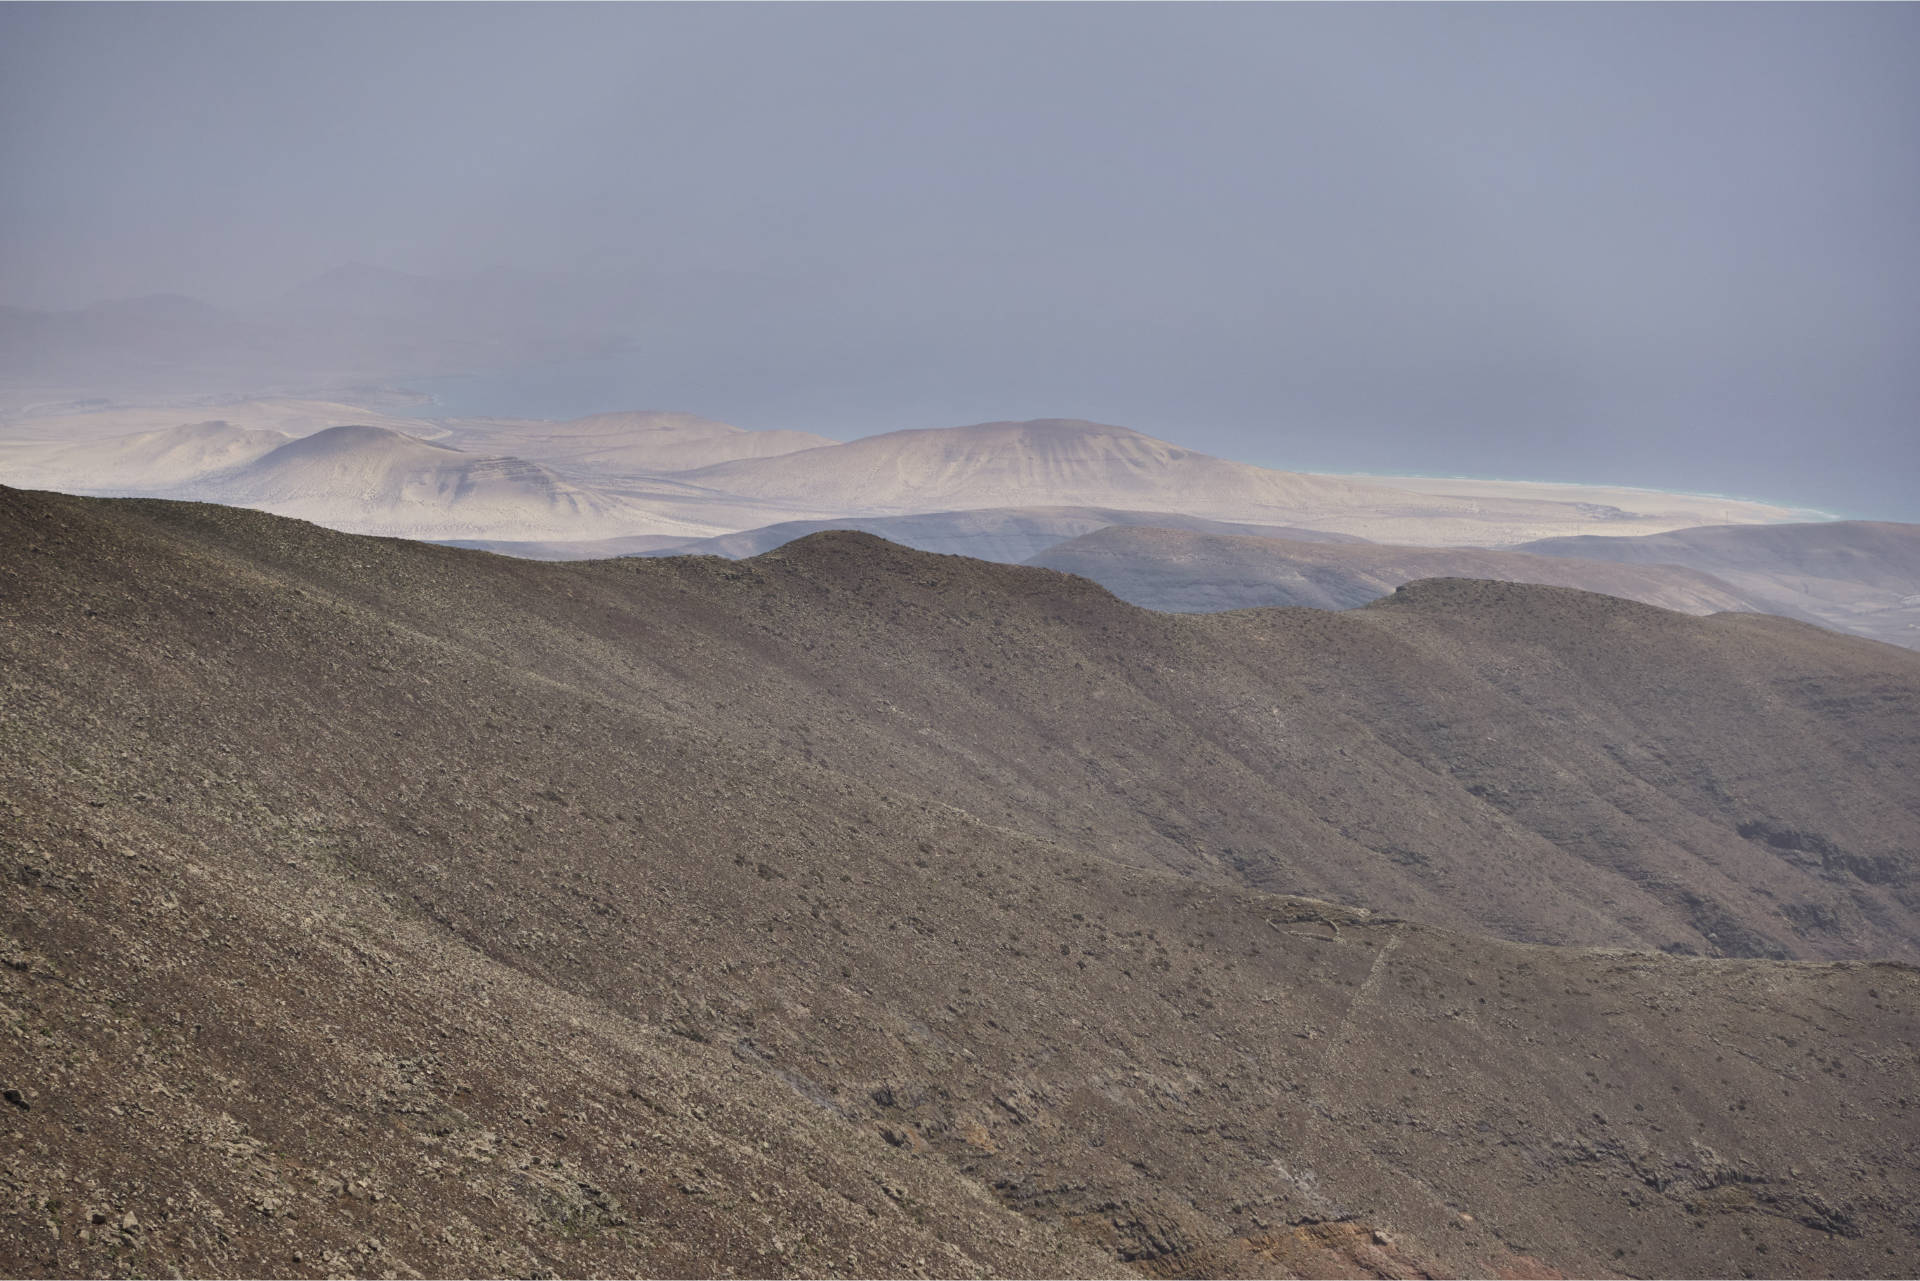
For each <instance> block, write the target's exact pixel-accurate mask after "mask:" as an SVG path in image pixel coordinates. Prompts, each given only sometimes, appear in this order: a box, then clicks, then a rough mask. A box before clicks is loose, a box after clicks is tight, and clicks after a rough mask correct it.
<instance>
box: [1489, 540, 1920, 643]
mask: <svg viewBox="0 0 1920 1281" xmlns="http://www.w3.org/2000/svg"><path fill="white" fill-rule="evenodd" d="M1522 550H1525V551H1527V552H1530V553H1533V554H1535V555H1539V556H1564V557H1570V558H1574V559H1579V560H1604V561H1612V562H1615V563H1619V564H1630V565H1683V566H1685V567H1687V568H1688V569H1695V570H1699V571H1700V572H1702V573H1707V574H1712V575H1714V576H1715V577H1717V578H1720V579H1723V580H1725V581H1726V582H1728V583H1732V584H1734V585H1735V586H1737V587H1738V588H1739V589H1740V590H1741V591H1743V592H1745V593H1747V594H1748V595H1751V596H1753V597H1755V598H1756V599H1760V600H1764V601H1766V602H1768V606H1769V608H1770V609H1772V610H1773V611H1774V612H1776V613H1795V612H1798V613H1802V614H1806V615H1809V616H1811V617H1814V618H1818V619H1819V620H1820V621H1821V622H1823V623H1826V624H1827V625H1828V626H1830V627H1837V628H1839V629H1840V630H1842V631H1849V632H1855V633H1858V634H1859V635H1862V636H1871V637H1873V638H1875V639H1876V640H1884V641H1889V642H1891V643H1893V644H1895V645H1905V646H1908V647H1909V648H1920V525H1902V524H1895V523H1893V522H1888V521H1862V520H1842V521H1822V522H1819V523H1816V524H1788V525H1770V526H1749V525H1710V526H1704V527H1701V528H1698V529H1681V530H1675V531H1674V532H1672V533H1668V534H1655V535H1650V536H1646V537H1640V538H1592V537H1581V538H1554V539H1548V540H1546V541H1543V542H1535V543H1529V544H1527V545H1526V546H1525V547H1524V548H1523V549H1522Z"/></svg>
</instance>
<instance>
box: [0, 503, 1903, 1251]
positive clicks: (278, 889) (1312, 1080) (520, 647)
mask: <svg viewBox="0 0 1920 1281" xmlns="http://www.w3.org/2000/svg"><path fill="white" fill-rule="evenodd" d="M0 656H4V657H3V660H0V690H4V697H3V698H0V747H4V750H0V797H4V798H5V805H4V810H3V812H0V834H4V848H5V854H6V858H7V860H8V863H9V865H10V866H9V875H8V876H7V877H6V878H5V880H4V881H3V882H0V905H3V906H0V913H3V915H0V920H4V922H5V939H4V940H3V941H0V946H3V947H4V949H5V955H4V958H3V959H4V960H5V962H6V964H5V966H4V967H0V1003H4V1005H5V1007H6V1010H7V1013H8V1017H7V1019H6V1020H5V1021H4V1023H0V1045H4V1046H5V1047H6V1049H5V1051H4V1057H0V1073H4V1074H5V1076H6V1081H5V1082H4V1086H5V1093H4V1097H5V1099H6V1102H7V1111H6V1115H7V1116H8V1118H9V1125H10V1127H11V1135H10V1136H9V1137H10V1142H11V1155H10V1158H9V1160H8V1162H6V1163H5V1164H4V1165H3V1166H0V1215H3V1216H5V1227H4V1230H0V1267H4V1269H5V1270H6V1271H8V1272H11V1273H18V1274H25V1273H56V1274H80V1275H105V1274H110V1273H124V1272H129V1271H131V1272H141V1273H156V1272H165V1271H167V1270H169V1269H175V1268H177V1269H179V1270H181V1271H186V1272H192V1273H197V1274H215V1275H257V1274H261V1273H274V1274H301V1275H306V1274H321V1273H329V1272H394V1273H396V1274H397V1273H403V1272H407V1271H414V1272H422V1273H447V1272H460V1273H484V1274H500V1273H523V1272H524V1273H531V1272H538V1271H550V1272H555V1273H562V1274H580V1273H587V1272H596V1271H606V1272H620V1273H645V1274H659V1275H685V1274H689V1273H720V1272H734V1273H767V1274H789V1273H791V1274H808V1275H827V1274H840V1275H854V1274H859V1275H868V1274H908V1275H913V1274H920V1275H960V1274H967V1275H974V1274H1014V1273H1047V1274H1103V1275H1110V1274H1116V1273H1125V1272H1129V1271H1140V1272H1145V1273H1149V1274H1153V1275H1160V1276H1175V1275H1308V1276H1324V1275H1375V1276H1389V1275H1398V1276H1407V1275H1419V1274H1422V1273H1425V1274H1429V1275H1440V1274H1447V1273H1454V1274H1457V1273H1472V1274H1477V1275H1528V1274H1535V1275H1539V1274H1547V1273H1551V1272H1555V1271H1557V1272H1560V1273H1565V1274H1571V1275H1604V1274H1609V1273H1629V1274H1648V1273H1656V1274H1706V1275H1737V1274H1742V1273H1751V1274H1754V1275H1765V1274H1791V1275H1815V1274H1836V1273H1848V1274H1859V1275H1890V1274H1897V1273H1901V1272H1904V1271H1905V1270H1907V1268H1908V1261H1909V1260H1911V1258H1912V1257H1914V1255H1915V1252H1916V1249H1920V1225H1916V1224H1915V1222H1914V1221H1913V1218H1912V1214H1911V1204H1912V1202H1913V1199H1914V1196H1915V1194H1916V1191H1920V1185H1917V1184H1916V1170H1917V1169H1920V1142H1917V1141H1916V1140H1915V1138H1914V1132H1913V1128H1912V1127H1911V1126H1910V1125H1908V1124H1906V1118H1907V1110H1908V1109H1909V1107H1910V1104H1911V1100H1912V1099H1914V1098H1915V1097H1920V1069H1917V1068H1916V1064H1915V1058H1914V1048H1913V1047H1914V1043H1915V1041H1916V1038H1920V1015H1917V1014H1916V1011H1920V974H1916V972H1915V971H1914V970H1913V969H1912V968H1911V967H1910V966H1907V965H1900V964H1883V963H1873V962H1870V961H1868V960H1865V959H1856V960H1845V959H1840V960H1834V959H1829V960H1827V961H1825V962H1820V963H1815V962H1814V961H1813V960H1812V958H1847V957H1858V958H1866V957H1871V956H1881V957H1907V958H1909V959H1910V958H1912V957H1913V955H1914V954H1915V938H1916V931H1915V929H1914V928H1913V927H1914V920H1913V913H1914V911H1915V909H1916V904H1915V903H1914V901H1913V898H1914V896H1913V888H1912V887H1913V882H1912V876H1913V871H1914V868H1913V854H1912V851H1913V850H1914V849H1915V848H1916V841H1915V834H1916V826H1917V825H1920V798H1916V796H1915V793H1914V790H1913V784H1912V779H1913V778H1914V777H1916V775H1917V774H1920V770H1916V765H1920V761H1916V759H1915V757H1916V754H1920V733H1916V731H1915V725H1916V724H1917V723H1920V719H1917V718H1916V716H1915V710H1916V706H1917V705H1920V658H1916V657H1915V656H1911V655H1908V654H1907V653H1905V652H1904V651H1900V650H1895V649H1891V648H1887V647H1883V646H1876V645H1872V644H1869V643H1866V642H1860V641H1854V640H1849V639H1847V638H1843V637H1837V636H1834V635H1831V634H1828V633H1824V632H1821V631H1818V630H1817V629H1813V628H1809V627H1805V626H1802V625H1798V624H1794V623H1791V622H1786V621H1783V620H1778V619H1767V618H1753V617H1737V616H1721V617H1714V618H1707V619H1693V618H1686V617H1683V616H1679V615H1675V614H1671V613H1667V612H1664V611H1660V610H1656V609H1652V608H1648V607H1645V606H1639V605H1635V604H1631V603H1627V602H1622V601H1617V600H1611V599H1608V598H1605V597H1599V596H1593V595H1588V594H1584V593H1577V592H1569V591H1564V590H1560V589H1554V588H1544V587H1523V586H1513V585H1502V584H1487V583H1476V582H1463V581H1435V582H1423V583H1418V584H1414V585H1413V586H1411V587H1409V588H1408V589H1407V590H1405V591H1403V592H1400V593H1397V594H1396V595H1395V596H1394V597H1392V598H1389V600H1387V601H1384V602H1382V603H1380V604H1378V605H1374V606H1370V607H1368V608H1366V609H1362V610H1357V611H1353V612H1350V613H1346V614H1322V613H1318V612H1314V611H1305V610H1263V611H1251V612H1246V613H1237V614H1230V615H1218V616H1174V615H1161V614H1153V613H1148V612H1144V611H1141V610H1138V609H1135V608H1133V607H1130V606H1127V605H1125V604H1123V603H1121V602H1119V601H1117V600H1115V599H1114V598H1113V597H1111V596H1110V595H1108V594H1107V593H1105V592H1104V591H1102V590H1100V589H1098V588H1097V587H1094V586H1093V585H1091V584H1089V583H1086V582H1084V581H1083V580H1078V579H1074V578H1070V577H1067V576H1063V575H1059V574H1055V573H1051V572H1048V571H1044V570H1037V569H1020V568H1014V567H1007V566H994V565H987V564H983V563H981V562H977V561H971V560H964V559H959V558H944V557H937V556H930V555H927V554H924V553H915V552H911V551H907V550H905V549H901V548H898V547H893V546H890V545H887V544H885V543H882V542H880V541H878V540H875V539H872V538H870V537H867V536H862V535H823V536H817V537H815V538H811V539H808V540H804V541H803V542H801V543H799V544H796V545H793V546H791V547H789V548H787V549H785V550H784V551H783V552H780V553H775V554H772V555H768V556H763V557H760V558H757V559H755V560H752V561H746V562H739V563H732V562H726V561H721V560H716V559H706V558H688V559H679V560H625V561H616V562H600V563H590V564H576V565H541V564H535V563H532V562H525V561H514V560H508V559H504V558H498V557H491V556H486V555H484V554H480V553H473V552H462V551H458V550H454V549H448V548H439V547H432V546H426V545H421V544H416V543H406V542H397V541H387V540H377V539H367V538H357V537H351V536H346V535H341V534H334V533H329V532H326V531H323V530H319V529H316V528H313V527H310V526H306V525H301V524H298V523H295V522H290V521H286V520H282V519H278V518H275V517H272V516H268V515H264V514H260V513H256V512H248V511H240V510H234V509H226V508H212V507H201V506H193V505H183V504H174V503H159V502H149V501H124V500H123V501H103V500H89V499H77V498H63V497H58V496H52V495H45V494H32V493H23V492H19V491H10V490H0ZM1281 891H1286V892H1285V893H1283V892H1281ZM1303 891H1314V893H1313V894H1312V895H1311V896H1309V897H1301V896H1300V894H1301V892H1303ZM1335 899H1338V900H1344V903H1341V904H1336V903H1334V902H1330V901H1328V900H1335ZM1466 927H1470V928H1466ZM1526 940H1535V941H1526ZM1545 942H1552V943H1556V944H1561V946H1544V945H1542V944H1543V943H1545ZM1593 944H1610V945H1612V946H1606V947H1595V946H1591V945H1593ZM1662 944H1664V945H1665V946H1666V947H1667V948H1669V949H1670V950H1672V951H1684V950H1693V951H1696V952H1708V951H1714V952H1719V953H1721V954H1722V955H1719V956H1711V957H1710V956H1685V955H1663V954H1661V952H1659V951H1657V950H1654V949H1655V948H1656V947H1657V946H1658V945H1662ZM1570 945H1571V946H1570ZM1739 952H1747V953H1755V952H1772V953H1785V954H1791V955H1794V956H1798V957H1802V958H1809V959H1808V960H1802V961H1777V960H1765V959H1740V958H1738V957H1736V956H1732V955H1728V954H1732V953H1739ZM1622 1045H1630V1046H1632V1047H1633V1053H1631V1054H1627V1055H1623V1054H1622V1053H1621V1047H1622Z"/></svg>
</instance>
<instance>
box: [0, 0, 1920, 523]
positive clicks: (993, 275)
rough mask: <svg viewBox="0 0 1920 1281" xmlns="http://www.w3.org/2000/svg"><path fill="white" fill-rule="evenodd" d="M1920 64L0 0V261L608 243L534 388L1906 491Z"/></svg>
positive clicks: (1342, 37) (542, 258)
mask: <svg viewBox="0 0 1920 1281" xmlns="http://www.w3.org/2000/svg"><path fill="white" fill-rule="evenodd" d="M1916 66H1920V8H1915V7H1914V6H1912V5H1869V6H1850V5H1839V4H1831V5H1828V4H1822V5H1810V6H1798V5H1741V4H1724V5H1699V6H1667V5H1661V6H1654V5H1597V6H1576V5H1548V6H1517V5H1499V6H1489V7H1479V6H1439V5H1433V6H1411V7H1402V6H1388V5H1366V6H1352V7H1347V6H1305V5H1284V6H1256V5H1225V6H1201V5H1178V6H1160V5H1126V6H1103V5H1065V6H1039V5H991V6H987V5H981V6H968V5H906V6H883V5H854V6H844V7H833V6H827V7H819V6H811V5H776V6H769V7H763V6H758V5H711V6H690V7H683V6H670V5H644V6H632V7H627V6H598V5H596V6H587V7H561V6H535V7H520V6H508V5H488V6H478V7H467V6H455V5H420V6H407V7H390V6H381V5H341V6H324V7H314V6H293V5H272V6H246V5H216V6H207V7H197V6H172V5H153V6H134V7H121V6H108V5H71V6H36V5H6V6H0V122H3V123H0V174H4V177H3V178H0V301H4V302H7V303H12V304H15V305H24V306H33V307H71V306H77V305H80V304H83V303H86V302H88V301H91V300H94V299H99V298H106V297H121V296H128V295H137V294H144V293H150V292H158V291H172V292H180V293H186V294H190V295H193V296H196V297H202V298H207V299H210V300H212V301H214V302H217V303H221V304H223V305H228V306H254V305H258V304H261V303H264V302H267V301H269V300H271V299H272V298H274V297H275V296H277V295H278V294H280V293H281V292H283V291H285V290H286V289H288V288H289V287H291V286H294V285H296V284H297V283H299V282H300V281H302V280H305V279H307V278H310V277H312V276H315V275H317V274H319V273H321V272H323V271H325V270H327V269H328V268H331V267H334V266H336V265H338V264H341V263H344V262H348V261H360V262H367V263H373V264H377V265H380V266H385V267H392V268H397V269H401V270H406V271H413V272H422V273H429V274H466V273H472V272H476V271H480V270H483V269H486V268H488V267H492V266H499V265H504V266H511V267H517V268H526V269H533V270H538V271H553V272H561V271H565V272H577V271H582V270H584V271H585V272H587V274H588V278H593V277H595V276H600V275H604V274H605V273H608V272H610V271H612V270H614V269H616V268H626V269H635V270H636V271H637V273H638V274H635V275H633V276H631V277H630V278H631V279H633V280H646V279H649V278H650V277H649V276H648V274H647V273H654V274H655V275H657V276H660V277H661V278H663V279H666V278H671V279H673V280H677V281H678V282H679V283H678V284H677V285H675V286H674V287H672V288H663V289H662V290H661V292H660V294H659V307H658V311H659V313H660V314H656V315H653V316H651V317H650V318H649V319H648V321H647V323H645V324H643V325H641V326H640V328H641V330H642V331H644V333H645V335H646V347H645V350H644V353H643V354H642V355H640V356H637V357H636V358H634V359H633V360H631V361H629V362H628V363H627V364H626V365H625V366H623V368H622V369H621V371H620V372H618V373H617V374H613V375H609V374H607V372H606V371H605V370H604V369H603V370H599V371H597V372H595V373H594V374H593V375H592V377H583V378H582V380H580V382H578V383H577V384H576V385H575V386H573V387H572V389H571V395H572V396H573V397H575V399H574V400H573V401H572V402H571V403H566V404H559V403H558V402H559V401H560V400H563V399H566V397H567V395H568V393H567V391H566V390H565V389H563V388H556V387H554V386H553V380H547V383H546V384H542V385H546V386H548V387H549V390H550V391H551V394H552V396H553V398H554V400H555V402H556V406H557V407H556V409H555V412H566V411H573V410H578V411H581V412H584V410H585V409H588V408H630V407H641V406H658V407H672V408H683V409H690V410H694V411H696V412H702V413H708V414H712V415H714V416H717V417H722V418H727V419H729V420H730V421H734V422H738V423H741V424H742V425H744V426H790V427H801V428H808V429H812V430H816V431H822V432H825V433H827V434H830V435H836V436H842V437H847V436H853V435H859V434H863V433H866V432H870V431H880V430H887V429H890V428H894V427H906V426H936V425H949V424H953V423H958V422H965V421H975V420H979V419H984V418H995V417H1037V416H1043V415H1062V416H1078V417H1092V418H1100V419H1104V420H1107V421H1113V422H1119V423H1124V424H1126V425H1129V426H1134V427H1139V428H1141V429H1143V430H1149V431H1153V432H1156V433H1157V434H1162V435H1167V436H1170V437H1172V438H1174V439H1177V440H1179V441H1180V442H1182V443H1184V444H1189V445H1192V446H1195V447H1198V448H1202V449H1206V450H1209V451H1211V452H1215V453H1221V454H1225V455H1229V456H1233V457H1239V458H1245V459H1248V460H1250V461H1257V462H1265V463H1269V464H1273V465H1278V466H1292V467H1322V468H1339V469H1367V470H1376V471H1390V470H1406V471H1443V472H1445V471H1457V472H1464V473H1470V474H1483V475H1505V476H1516V477H1530V478H1541V479H1571V480H1596V481H1598V480H1607V481H1621V482H1631V483H1639V484H1648V485H1656V486H1667V487H1675V488H1704V489H1710V490H1717V491H1721V492H1733V493H1740V494H1747V495H1754V496H1760V497H1771V498H1779V499H1785V500H1792V501H1797V502H1802V503H1807V504H1813V505H1818V506H1825V507H1830V508H1834V509H1837V510H1840V511H1842V512H1843V513H1846V514H1858V515H1868V516H1882V517H1888V518H1894V519H1908V520H1920V497H1916V494H1915V491H1916V490H1920V484H1916V483H1915V482H1916V481H1920V413H1917V412H1916V410H1917V408H1920V359H1916V353H1920V236H1917V235H1916V229H1920V89H1917V88H1916V83H1920V77H1916V76H1915V74H1914V71H1913V69H1914V68H1915V67H1916ZM701 272H710V273H715V274H714V276H713V278H714V279H715V280H718V281H721V282H722V286H721V287H717V288H716V290H715V292H714V294H713V296H712V298H711V299H707V300H703V299H701V298H694V299H692V300H691V301H690V300H689V297H688V295H689V287H688V285H687V282H688V281H689V280H692V281H698V280H700V279H702V278H703V277H702V276H700V275H699V274H697V273H701ZM688 273H696V274H693V275H689V274H688ZM627 278H629V277H622V279H627ZM648 302H649V300H648V299H645V298H642V299H639V300H638V301H637V303H636V305H637V306H639V307H641V309H642V310H644V308H645V306H646V305H648ZM526 385H527V384H523V390H524V386H526ZM482 386H484V385H482ZM501 394H502V395H503V396H504V395H505V394H506V393H501ZM529 394H531V393H529ZM601 394H604V396H605V397H606V398H608V400H607V403H594V404H583V403H580V401H579V399H578V398H579V397H582V396H586V397H592V396H596V395H601ZM529 408H536V406H528V405H525V404H521V405H512V406H506V405H502V406H501V410H502V411H503V412H506V411H524V410H526V409H529Z"/></svg>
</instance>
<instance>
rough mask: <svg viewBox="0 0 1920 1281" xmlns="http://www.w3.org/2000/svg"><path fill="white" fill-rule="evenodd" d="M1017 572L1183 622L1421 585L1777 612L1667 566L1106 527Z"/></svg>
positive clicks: (1344, 601)
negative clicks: (1478, 581) (1431, 582)
mask: <svg viewBox="0 0 1920 1281" xmlns="http://www.w3.org/2000/svg"><path fill="white" fill-rule="evenodd" d="M1026 563H1027V564H1029V565H1040V566H1043V567H1045V568H1047V569H1058V570H1062V571H1064V572H1066V573H1069V574H1080V575H1082V576H1084V577H1087V578H1091V579H1093V581H1095V582H1096V583H1099V584H1100V585H1101V586H1102V587H1105V588H1106V589H1107V590H1108V591H1110V592H1112V593H1113V594H1114V595H1116V596H1118V597H1120V599H1122V600H1125V601H1131V602H1132V603H1133V604H1135V605H1143V606H1145V607H1146V608H1148V609H1167V610H1178V611H1182V612H1189V613H1211V612H1215V611H1218V610H1226V609H1249V608H1254V607H1258V606H1264V605H1305V606H1308V607H1310V608H1313V609H1351V608H1353V607H1354V606H1356V605H1364V604H1366V603H1367V602H1369V601H1372V600H1377V599H1379V598H1380V597H1381V596H1384V595H1385V594H1387V593H1388V592H1390V591H1392V590H1393V589H1394V588H1396V587H1399V586H1402V585H1403V584H1406V583H1411V582H1415V581H1417V580H1419V579H1422V578H1490V579H1496V580H1500V581H1503V582H1512V583H1542V584H1545V585H1548V586H1552V587H1572V588H1576V589H1578V590H1580V591H1588V592H1601V593H1604V594H1606V595H1608V596H1620V597H1624V598H1625V599H1627V600H1637V601H1640V602H1641V603H1642V604H1646V605H1658V606H1660V607H1661V608H1663V609H1675V610H1679V611H1680V612H1682V613H1685V614H1713V613H1721V612H1724V611H1729V610H1732V611H1737V612H1758V613H1778V612H1781V611H1779V610H1777V609H1770V608H1768V607H1767V606H1766V605H1765V604H1763V603H1762V602H1761V601H1759V600H1757V599H1755V598H1753V597H1750V596H1744V595H1742V594H1741V593H1740V592H1739V591H1737V590H1736V589H1734V588H1733V587H1730V586H1728V585H1727V584H1726V583H1723V582H1721V581H1720V580H1719V579H1717V578H1713V577H1710V576H1709V575H1706V574H1702V573H1700V572H1699V571H1697V570H1691V569H1682V568H1681V567H1679V566H1677V565H1619V564H1612V563H1608V562H1604V561H1589V560H1567V559H1556V558H1554V557H1550V556H1529V555H1527V554H1525V553H1524V552H1511V551H1494V550H1490V549H1487V548H1481V547H1393V546H1387V545H1382V544H1378V543H1358V542H1357V543H1353V544H1350V545H1347V544H1341V545H1328V544H1323V543H1317V542H1310V541H1298V540H1290V539H1283V538H1271V537H1268V538H1248V537H1244V536H1237V535H1233V534H1232V532H1231V531H1219V532H1201V531H1194V530H1185V529H1172V528H1165V529H1162V528H1131V529H1129V528H1120V527H1112V526H1110V527H1108V528H1104V529H1100V530H1097V531H1095V532H1092V533H1089V534H1085V535H1082V536H1081V537H1079V538H1075V539H1072V540H1071V541H1066V542H1061V543H1059V544H1056V545H1055V546H1053V547H1049V548H1047V549H1046V550H1045V551H1043V552H1040V553H1039V554H1038V555H1035V556H1032V557H1030V558H1029V559H1028V560H1027V562H1026ZM1790 612H1791V611H1789V613H1790Z"/></svg>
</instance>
